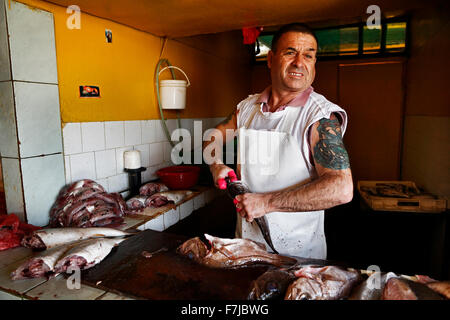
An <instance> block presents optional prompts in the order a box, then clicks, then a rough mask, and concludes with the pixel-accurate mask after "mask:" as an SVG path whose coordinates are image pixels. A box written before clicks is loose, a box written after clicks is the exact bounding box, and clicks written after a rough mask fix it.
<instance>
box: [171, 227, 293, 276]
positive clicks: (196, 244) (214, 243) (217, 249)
mask: <svg viewBox="0 0 450 320" xmlns="http://www.w3.org/2000/svg"><path fill="white" fill-rule="evenodd" d="M205 238H206V239H207V240H208V242H209V244H210V246H211V248H210V249H208V247H207V246H206V244H205V243H204V242H203V241H202V240H201V239H200V238H199V237H195V238H191V239H189V240H187V241H186V242H184V243H183V244H181V245H180V246H179V247H178V248H177V253H179V254H181V255H184V256H187V257H188V258H190V259H192V260H194V261H195V262H197V263H199V264H202V265H205V266H208V267H212V268H236V267H241V266H247V265H252V264H269V265H274V266H278V267H281V266H290V265H293V264H295V263H296V262H297V260H296V259H294V258H290V257H286V256H282V255H278V254H273V253H269V252H267V251H266V247H265V245H264V244H262V243H258V242H255V241H252V240H249V239H239V238H236V239H225V238H218V237H214V236H211V235H208V234H205Z"/></svg>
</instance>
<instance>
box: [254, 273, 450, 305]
mask: <svg viewBox="0 0 450 320" xmlns="http://www.w3.org/2000/svg"><path fill="white" fill-rule="evenodd" d="M283 298H284V299H285V300H337V299H348V300H443V299H450V282H449V281H436V280H434V279H431V278H429V277H426V276H419V275H417V276H414V277H409V276H405V275H401V276H397V275H396V274H395V273H393V272H388V273H381V272H367V271H358V270H355V269H351V268H348V269H345V268H342V267H338V266H316V265H301V264H296V265H294V266H292V267H289V268H278V269H270V270H268V271H266V272H265V273H264V274H262V275H261V276H260V277H259V278H257V279H256V280H255V281H253V285H252V288H251V290H250V293H249V295H248V299H249V300H269V299H271V300H275V299H283Z"/></svg>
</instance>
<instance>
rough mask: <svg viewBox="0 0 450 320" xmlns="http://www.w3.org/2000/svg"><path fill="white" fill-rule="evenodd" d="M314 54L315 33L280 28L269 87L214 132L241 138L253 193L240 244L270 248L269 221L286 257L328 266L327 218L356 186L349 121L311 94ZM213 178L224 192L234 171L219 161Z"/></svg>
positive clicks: (242, 164) (242, 204)
mask: <svg viewBox="0 0 450 320" xmlns="http://www.w3.org/2000/svg"><path fill="white" fill-rule="evenodd" d="M316 54H317V39H316V37H315V35H314V33H313V32H312V30H310V29H309V28H308V27H306V26H305V25H303V24H290V25H286V26H284V27H282V28H281V29H280V30H279V31H278V33H277V34H275V35H274V38H273V40H272V50H271V51H270V52H269V53H268V57H267V65H268V67H269V69H270V76H271V83H272V84H271V86H269V87H268V88H266V90H264V91H263V92H262V93H261V94H255V95H251V96H249V97H248V98H247V99H245V100H243V101H241V102H240V103H239V104H238V106H237V109H236V111H235V112H233V113H232V114H231V115H230V116H229V117H228V118H227V119H226V120H225V121H223V122H222V123H221V124H219V125H218V126H217V127H216V129H217V130H219V131H220V132H221V133H222V134H223V137H225V136H226V130H227V129H233V130H238V140H239V145H238V167H237V171H238V172H237V174H238V176H239V177H240V179H241V180H242V181H243V182H244V183H246V184H247V185H248V186H249V189H250V190H251V191H252V193H246V194H242V195H238V196H236V198H235V204H236V209H237V212H238V213H239V215H238V221H237V226H236V237H242V238H249V239H252V240H255V241H259V242H262V243H265V241H264V238H263V236H262V234H261V232H260V230H259V229H258V227H257V225H256V224H255V223H253V219H254V218H257V217H262V216H265V217H266V219H267V221H268V224H269V227H270V234H271V238H272V242H273V244H274V247H275V249H276V250H277V251H278V252H279V253H280V254H288V255H294V256H300V257H305V258H316V259H326V241H325V234H324V211H323V210H324V209H327V208H331V207H333V206H336V205H340V204H344V203H347V202H349V201H351V199H352V197H353V182H352V176H351V171H350V164H349V158H348V154H347V151H346V150H345V147H344V144H343V142H342V135H343V133H344V132H345V129H346V126H347V115H346V113H345V111H344V110H343V109H342V108H340V107H339V106H337V105H335V104H333V103H332V102H330V101H328V100H327V99H326V98H325V97H323V96H322V95H320V94H317V93H316V92H314V90H313V88H312V87H311V84H312V82H313V81H314V77H315V63H316ZM268 141H269V142H268ZM209 143H211V142H206V143H205V144H204V148H205V147H206V146H207V145H208V144H209ZM267 144H269V145H270V147H268V146H267ZM269 149H270V151H267V150H269ZM255 155H256V158H257V159H259V161H256V162H255ZM252 157H253V158H252ZM252 159H253V161H252ZM263 160H264V161H263ZM210 170H211V173H212V175H213V178H214V182H215V184H216V186H219V184H220V187H221V188H223V179H224V178H225V177H227V176H228V175H229V172H230V171H232V169H231V168H229V167H228V166H226V165H225V164H223V162H221V161H220V160H219V159H216V160H215V162H214V163H212V164H211V165H210ZM220 182H222V183H220ZM266 247H268V246H267V244H266Z"/></svg>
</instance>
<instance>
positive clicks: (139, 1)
mask: <svg viewBox="0 0 450 320" xmlns="http://www.w3.org/2000/svg"><path fill="white" fill-rule="evenodd" d="M47 2H50V3H54V4H58V5H61V6H64V7H68V6H70V5H73V4H76V5H78V6H79V7H80V9H81V11H82V12H86V13H89V14H91V15H94V16H97V17H101V18H105V19H108V20H112V21H115V22H118V23H121V24H124V25H127V26H129V27H133V28H135V29H138V30H142V31H145V32H149V33H151V34H153V35H156V36H161V37H162V36H167V37H170V38H175V37H183V36H192V35H198V34H206V33H217V32H224V31H231V30H239V29H242V28H243V27H255V26H265V27H267V26H275V25H281V24H286V23H290V22H304V23H310V24H311V23H321V22H322V23H323V22H325V21H328V22H329V21H335V22H336V23H342V22H345V23H348V21H349V19H353V20H354V19H359V20H362V19H366V18H367V17H368V16H369V14H367V13H366V10H367V7H368V6H369V5H373V4H377V5H378V6H379V7H380V8H381V12H382V14H384V15H385V16H388V15H391V14H394V15H396V14H402V13H404V12H405V10H409V9H414V8H417V7H420V6H421V4H423V3H424V2H425V1H420V0H279V1H275V0H257V1H256V0H133V1H129V0H48V1H47Z"/></svg>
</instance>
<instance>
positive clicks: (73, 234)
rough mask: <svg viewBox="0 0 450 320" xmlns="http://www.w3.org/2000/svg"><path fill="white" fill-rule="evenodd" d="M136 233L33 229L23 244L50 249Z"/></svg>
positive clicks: (102, 229)
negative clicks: (92, 239) (81, 241)
mask: <svg viewBox="0 0 450 320" xmlns="http://www.w3.org/2000/svg"><path fill="white" fill-rule="evenodd" d="M132 234H134V233H131V232H125V231H122V230H117V229H113V228H101V227H92V228H48V229H40V230H36V231H33V232H32V233H31V234H29V235H28V236H25V237H23V239H22V242H21V244H22V246H24V247H27V248H33V249H39V250H42V249H50V248H53V247H55V246H59V245H62V244H66V243H69V242H73V241H77V240H84V239H89V238H99V237H123V236H129V235H132Z"/></svg>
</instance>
